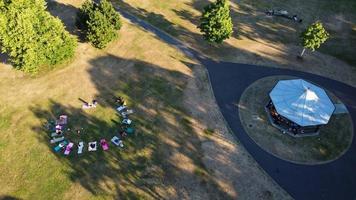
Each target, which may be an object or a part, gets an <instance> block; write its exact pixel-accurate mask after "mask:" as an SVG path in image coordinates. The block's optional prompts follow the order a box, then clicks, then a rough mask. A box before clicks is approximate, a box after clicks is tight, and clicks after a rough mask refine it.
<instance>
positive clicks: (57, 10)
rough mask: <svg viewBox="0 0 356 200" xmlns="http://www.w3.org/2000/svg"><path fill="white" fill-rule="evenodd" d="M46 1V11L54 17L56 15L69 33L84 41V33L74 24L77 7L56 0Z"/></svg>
mask: <svg viewBox="0 0 356 200" xmlns="http://www.w3.org/2000/svg"><path fill="white" fill-rule="evenodd" d="M46 2H47V10H48V12H50V13H51V15H53V16H54V17H58V18H59V19H60V20H61V21H62V22H63V24H64V25H65V28H66V30H67V31H68V32H69V33H71V34H72V35H75V36H77V37H78V39H79V40H80V41H84V37H85V36H84V33H82V32H81V31H80V29H78V28H77V26H76V17H77V12H78V10H79V9H78V8H76V7H74V6H73V5H71V4H64V3H61V2H59V1H56V0H46Z"/></svg>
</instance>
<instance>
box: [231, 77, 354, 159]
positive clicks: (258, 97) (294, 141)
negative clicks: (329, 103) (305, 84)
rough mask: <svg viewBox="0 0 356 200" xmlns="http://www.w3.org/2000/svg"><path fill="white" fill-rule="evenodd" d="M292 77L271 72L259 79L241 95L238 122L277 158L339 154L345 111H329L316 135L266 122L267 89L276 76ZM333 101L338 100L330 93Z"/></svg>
mask: <svg viewBox="0 0 356 200" xmlns="http://www.w3.org/2000/svg"><path fill="white" fill-rule="evenodd" d="M292 78H295V77H288V76H272V77H266V78H263V79H260V80H258V81H256V82H255V83H253V84H252V85H251V86H249V87H248V88H247V89H246V90H245V92H244V94H243V95H242V97H241V99H240V102H239V104H238V106H239V113H240V119H241V122H242V124H243V126H244V128H245V130H246V132H247V133H248V135H249V136H250V137H251V138H252V139H253V140H254V141H255V142H256V143H257V144H258V145H259V146H261V147H262V148H263V149H264V150H266V151H267V152H269V153H271V154H273V155H275V156H277V157H280V158H281V159H284V160H288V161H291V162H296V163H302V164H320V163H325V162H330V161H332V160H335V159H337V158H339V157H340V156H341V155H343V153H345V152H346V150H347V149H348V148H349V146H350V145H351V142H352V138H353V132H352V131H353V127H352V126H353V125H352V120H351V117H350V115H349V114H337V115H333V116H332V117H331V119H330V121H329V123H328V124H327V125H325V126H323V127H322V128H321V130H320V133H319V135H318V136H312V137H303V138H294V137H291V136H289V135H288V134H283V133H282V132H281V131H280V130H278V129H276V128H275V127H273V126H272V125H271V124H270V121H269V120H268V117H267V113H266V112H265V109H264V106H265V105H266V104H267V103H268V101H269V97H268V93H269V92H270V91H271V89H272V88H273V87H274V85H275V84H276V83H277V82H278V80H280V79H292ZM332 99H333V101H334V102H335V103H336V102H337V103H339V102H341V101H340V100H338V99H337V98H336V96H335V95H333V96H332Z"/></svg>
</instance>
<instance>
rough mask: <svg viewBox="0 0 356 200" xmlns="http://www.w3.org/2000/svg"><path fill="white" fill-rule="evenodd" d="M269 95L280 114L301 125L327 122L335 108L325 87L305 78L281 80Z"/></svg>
mask: <svg viewBox="0 0 356 200" xmlns="http://www.w3.org/2000/svg"><path fill="white" fill-rule="evenodd" d="M269 96H270V98H271V100H272V102H273V104H274V106H275V108H276V111H277V112H278V114H280V115H282V116H283V117H286V118H287V119H289V120H291V121H293V122H294V123H296V124H298V125H300V126H315V125H322V124H327V123H328V122H329V119H330V117H331V115H332V114H333V112H334V110H335V106H334V104H333V103H332V102H331V100H330V98H329V96H328V95H327V94H326V93H325V91H324V90H323V89H321V88H320V87H318V86H316V85H313V84H311V83H309V82H307V81H305V80H303V79H294V80H281V81H279V82H278V83H277V84H276V85H275V86H274V88H273V90H272V91H271V92H270V94H269Z"/></svg>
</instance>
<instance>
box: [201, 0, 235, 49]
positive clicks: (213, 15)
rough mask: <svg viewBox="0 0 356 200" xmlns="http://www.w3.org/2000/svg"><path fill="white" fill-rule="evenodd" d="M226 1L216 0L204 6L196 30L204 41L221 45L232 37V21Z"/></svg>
mask: <svg viewBox="0 0 356 200" xmlns="http://www.w3.org/2000/svg"><path fill="white" fill-rule="evenodd" d="M229 7H230V6H229V2H228V0H217V1H216V2H214V3H211V4H210V5H208V6H206V7H205V8H204V11H203V15H202V17H201V18H200V26H198V28H199V29H200V31H201V32H202V33H203V35H204V38H205V40H207V41H209V42H216V43H221V42H223V41H224V40H225V39H227V38H229V37H230V36H231V35H232V32H233V30H232V28H233V24H232V20H231V17H230V8H229Z"/></svg>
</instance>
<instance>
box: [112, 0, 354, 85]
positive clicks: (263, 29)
mask: <svg viewBox="0 0 356 200" xmlns="http://www.w3.org/2000/svg"><path fill="white" fill-rule="evenodd" d="M113 2H115V3H117V4H118V5H120V6H121V7H123V8H125V10H127V11H130V12H131V13H133V14H135V15H137V16H139V17H141V18H144V19H145V20H147V21H149V22H150V23H152V24H154V25H156V26H157V27H159V28H161V29H163V30H164V31H166V32H168V33H169V34H171V35H172V36H175V37H177V38H179V39H180V40H182V41H184V42H186V43H187V44H189V45H190V46H192V47H193V48H195V49H198V50H199V51H201V52H203V53H205V54H206V55H208V56H209V57H210V58H215V59H219V60H227V61H234V62H239V63H249V64H258V65H267V66H272V67H276V66H278V67H286V68H292V69H297V70H302V71H308V72H312V73H316V74H320V75H323V76H328V77H330V78H333V79H336V80H340V81H343V82H346V83H349V84H351V85H356V81H355V79H354V78H353V77H354V76H355V75H356V72H355V67H350V66H349V65H353V66H356V58H355V57H354V56H353V55H355V54H356V49H355V48H354V46H355V45H356V34H355V33H356V24H355V21H356V13H355V12H354V10H355V9H356V3H355V2H354V1H347V0H342V1H337V2H336V1H322V0H311V1H307V2H305V1H292V0H286V1H283V2H280V1H276V0H273V1H262V0H253V1H248V0H241V1H237V0H232V1H230V2H231V16H232V18H233V23H234V34H233V37H232V38H230V39H228V40H226V41H225V42H224V43H223V44H221V45H209V44H207V43H206V42H204V41H203V39H202V36H201V34H200V33H199V30H198V28H197V25H198V24H199V17H200V11H201V10H202V9H203V7H204V6H205V5H207V4H208V3H209V1H208V0H197V1H192V0H183V1H174V0H165V1H160V0H151V1H146V0H126V1H113ZM267 9H284V10H287V11H288V12H289V13H290V14H297V15H298V16H300V17H301V18H302V19H303V23H302V24H297V23H294V22H292V21H289V20H286V19H283V18H272V17H266V15H265V14H264V11H265V10H267ZM316 20H321V21H322V22H323V23H324V25H325V26H326V29H327V30H328V31H329V32H330V34H331V38H330V39H329V40H328V41H327V42H326V43H325V44H324V45H322V47H321V48H320V49H319V50H318V52H313V53H312V52H308V53H307V54H306V56H305V59H304V62H300V61H298V60H296V55H298V53H300V51H301V47H300V45H299V34H300V32H301V31H302V30H304V28H305V27H306V26H307V25H309V24H311V23H312V22H314V21H316ZM335 57H336V58H337V59H335ZM340 60H342V61H344V62H342V61H340ZM345 62H347V63H348V64H349V65H348V64H346V63H345Z"/></svg>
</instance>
